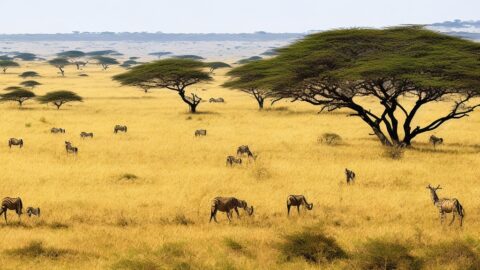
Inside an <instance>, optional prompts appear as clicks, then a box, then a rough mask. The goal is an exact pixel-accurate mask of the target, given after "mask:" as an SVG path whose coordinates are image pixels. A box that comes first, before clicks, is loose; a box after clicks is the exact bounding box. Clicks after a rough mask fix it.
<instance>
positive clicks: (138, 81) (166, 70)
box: [113, 58, 212, 113]
mask: <svg viewBox="0 0 480 270" xmlns="http://www.w3.org/2000/svg"><path fill="white" fill-rule="evenodd" d="M205 68H208V67H207V66H206V64H205V63H203V62H200V61H196V60H191V59H174V58H171V59H165V60H159V61H155V62H151V63H147V64H142V65H139V66H136V67H133V68H132V69H131V70H129V71H127V72H125V73H123V74H119V75H116V76H114V77H113V79H114V80H116V81H119V82H120V83H121V84H122V85H131V86H137V87H141V88H142V89H145V88H147V89H149V88H165V89H168V90H171V91H175V92H177V93H178V95H179V96H180V98H181V99H182V100H183V102H185V103H186V104H187V105H188V106H189V108H190V112H191V113H195V112H196V111H197V106H198V104H200V101H201V100H202V99H201V98H200V97H199V96H197V95H196V94H195V93H190V95H191V97H190V96H188V95H187V93H186V90H187V87H189V86H192V85H194V84H197V83H200V82H207V81H210V80H211V79H212V77H210V75H209V73H208V72H207V71H205V70H204V69H205Z"/></svg>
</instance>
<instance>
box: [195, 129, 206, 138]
mask: <svg viewBox="0 0 480 270" xmlns="http://www.w3.org/2000/svg"><path fill="white" fill-rule="evenodd" d="M197 136H207V130H206V129H197V130H195V137H197Z"/></svg>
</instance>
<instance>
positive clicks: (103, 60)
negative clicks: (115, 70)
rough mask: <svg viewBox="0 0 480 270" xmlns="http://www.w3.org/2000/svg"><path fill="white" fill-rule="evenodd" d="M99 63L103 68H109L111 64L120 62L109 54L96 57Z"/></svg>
mask: <svg viewBox="0 0 480 270" xmlns="http://www.w3.org/2000/svg"><path fill="white" fill-rule="evenodd" d="M93 59H95V61H97V64H99V65H101V66H102V68H103V70H107V69H108V68H109V67H110V66H111V65H118V64H120V63H119V62H118V61H117V60H116V59H115V58H112V57H107V56H97V57H94V58H93Z"/></svg>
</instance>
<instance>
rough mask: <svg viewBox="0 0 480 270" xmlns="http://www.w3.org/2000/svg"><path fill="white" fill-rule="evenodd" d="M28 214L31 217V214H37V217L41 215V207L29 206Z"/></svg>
mask: <svg viewBox="0 0 480 270" xmlns="http://www.w3.org/2000/svg"><path fill="white" fill-rule="evenodd" d="M26 212H27V215H28V217H31V216H37V217H40V208H38V207H37V208H33V207H27V210H26Z"/></svg>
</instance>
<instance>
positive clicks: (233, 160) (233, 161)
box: [227, 156, 242, 167]
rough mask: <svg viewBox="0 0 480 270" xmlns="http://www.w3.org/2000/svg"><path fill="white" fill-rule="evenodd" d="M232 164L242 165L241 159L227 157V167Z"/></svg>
mask: <svg viewBox="0 0 480 270" xmlns="http://www.w3.org/2000/svg"><path fill="white" fill-rule="evenodd" d="M234 164H238V165H242V159H241V158H237V157H234V156H228V157H227V166H230V167H231V166H233V165H234Z"/></svg>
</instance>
